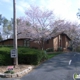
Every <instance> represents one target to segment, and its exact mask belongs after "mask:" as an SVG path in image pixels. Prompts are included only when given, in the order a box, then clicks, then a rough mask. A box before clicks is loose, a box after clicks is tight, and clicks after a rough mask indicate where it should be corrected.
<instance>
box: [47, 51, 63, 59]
mask: <svg viewBox="0 0 80 80" xmlns="http://www.w3.org/2000/svg"><path fill="white" fill-rule="evenodd" d="M61 53H62V52H52V53H48V59H50V58H52V57H54V56H56V55H59V54H61Z"/></svg>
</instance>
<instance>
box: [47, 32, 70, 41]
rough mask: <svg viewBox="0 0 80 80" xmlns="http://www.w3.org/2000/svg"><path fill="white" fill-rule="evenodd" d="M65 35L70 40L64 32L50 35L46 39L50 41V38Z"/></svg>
mask: <svg viewBox="0 0 80 80" xmlns="http://www.w3.org/2000/svg"><path fill="white" fill-rule="evenodd" d="M60 34H61V35H65V36H66V37H67V38H68V39H69V40H71V39H70V37H69V36H68V35H67V34H66V33H65V32H57V33H51V34H50V37H48V39H51V38H55V37H57V36H58V35H60Z"/></svg>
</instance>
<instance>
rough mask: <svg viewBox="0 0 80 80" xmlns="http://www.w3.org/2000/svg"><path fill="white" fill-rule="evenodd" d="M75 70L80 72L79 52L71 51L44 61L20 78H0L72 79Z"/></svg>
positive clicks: (25, 79) (33, 79)
mask: <svg viewBox="0 0 80 80" xmlns="http://www.w3.org/2000/svg"><path fill="white" fill-rule="evenodd" d="M70 60H72V62H71V65H69V62H70ZM75 72H77V73H80V54H78V53H74V52H72V53H64V54H60V55H58V56H56V57H54V58H52V59H50V60H48V61H46V62H44V63H43V64H41V65H40V66H38V67H37V68H36V69H34V70H33V71H32V72H30V73H29V74H27V75H25V76H24V77H22V78H20V79H19V78H18V79H4V78H3V79H2V78H1V79H0V80H73V74H74V73H75Z"/></svg>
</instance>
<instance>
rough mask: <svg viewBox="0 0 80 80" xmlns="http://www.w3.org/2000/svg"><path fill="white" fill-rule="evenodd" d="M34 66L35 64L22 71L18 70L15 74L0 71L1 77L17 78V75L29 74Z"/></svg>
mask: <svg viewBox="0 0 80 80" xmlns="http://www.w3.org/2000/svg"><path fill="white" fill-rule="evenodd" d="M33 68H34V67H33V66H29V67H28V68H27V69H25V70H23V71H21V72H17V73H14V74H10V73H0V77H3V78H16V77H22V76H23V75H25V74H28V73H29V72H30V71H31V70H32V69H33Z"/></svg>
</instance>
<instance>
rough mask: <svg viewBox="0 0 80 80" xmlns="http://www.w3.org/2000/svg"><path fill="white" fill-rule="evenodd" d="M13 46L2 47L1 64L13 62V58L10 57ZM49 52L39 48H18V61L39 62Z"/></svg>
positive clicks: (20, 62)
mask: <svg viewBox="0 0 80 80" xmlns="http://www.w3.org/2000/svg"><path fill="white" fill-rule="evenodd" d="M11 49H12V47H0V65H11V64H13V58H11V57H10V51H11ZM46 55H47V54H45V52H44V51H41V50H38V49H30V48H26V47H19V48H18V61H19V64H35V65H36V64H39V63H40V62H41V61H42V60H44V59H46V58H47V56H46Z"/></svg>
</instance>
